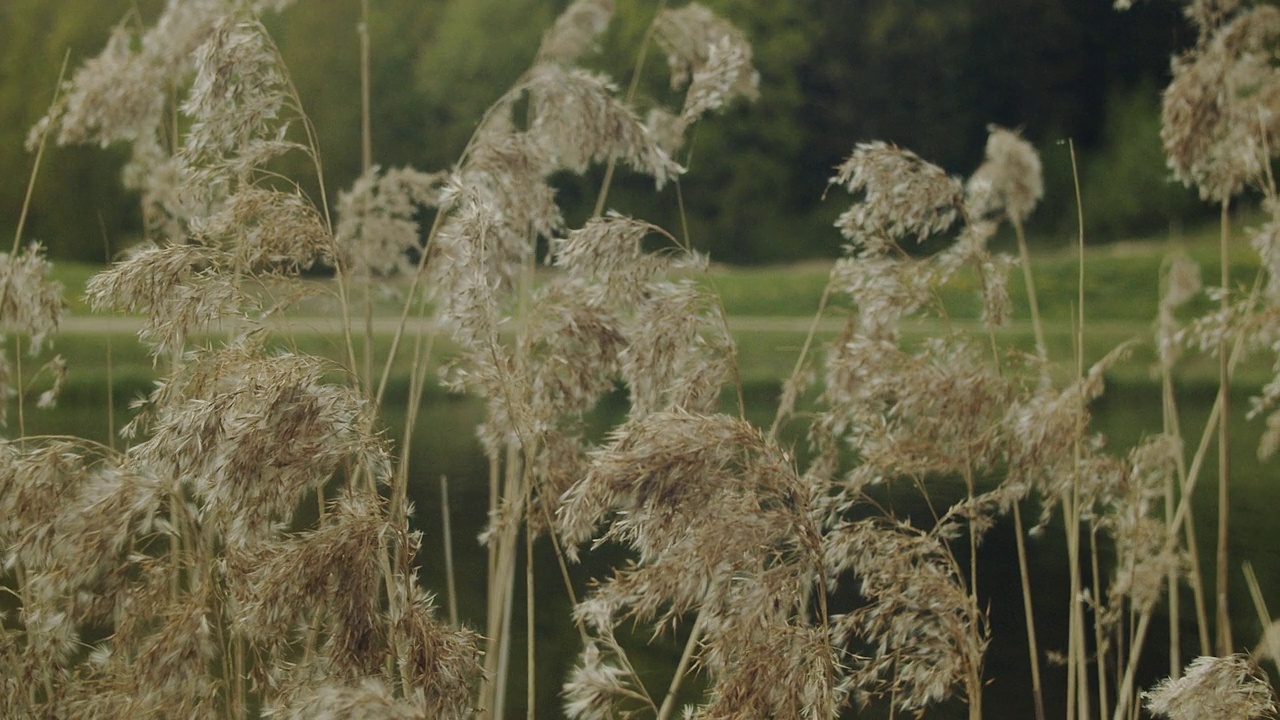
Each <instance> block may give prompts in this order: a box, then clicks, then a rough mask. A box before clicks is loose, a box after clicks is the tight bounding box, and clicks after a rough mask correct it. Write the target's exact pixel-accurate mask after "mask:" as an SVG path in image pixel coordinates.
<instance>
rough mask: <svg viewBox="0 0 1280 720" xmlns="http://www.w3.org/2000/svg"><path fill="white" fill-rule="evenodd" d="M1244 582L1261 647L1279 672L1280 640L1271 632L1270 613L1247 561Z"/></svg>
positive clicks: (1250, 564)
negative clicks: (1260, 634) (1259, 626)
mask: <svg viewBox="0 0 1280 720" xmlns="http://www.w3.org/2000/svg"><path fill="white" fill-rule="evenodd" d="M1244 581H1245V583H1246V584H1248V586H1249V597H1251V598H1253V611H1254V612H1255V613H1257V615H1258V623H1259V624H1261V626H1262V642H1261V645H1262V646H1263V648H1264V649H1265V650H1266V652H1267V654H1268V655H1270V656H1271V662H1273V663H1275V666H1276V669H1277V670H1280V638H1278V637H1276V633H1274V632H1272V625H1274V624H1275V622H1274V621H1273V620H1272V619H1271V612H1270V611H1268V610H1267V601H1266V598H1264V597H1263V595H1262V587H1261V586H1260V585H1259V584H1258V576H1257V575H1256V574H1255V573H1254V572H1253V564H1252V563H1250V562H1249V561H1248V560H1245V561H1244Z"/></svg>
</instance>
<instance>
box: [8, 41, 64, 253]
mask: <svg viewBox="0 0 1280 720" xmlns="http://www.w3.org/2000/svg"><path fill="white" fill-rule="evenodd" d="M70 59H71V48H67V51H66V52H65V53H63V55H62V69H61V70H59V71H58V84H57V85H55V86H54V88H53V100H52V101H51V102H50V103H49V105H50V106H52V105H54V104H55V103H57V102H58V94H59V93H60V92H61V91H62V78H63V77H65V76H66V74H67V61H68V60H70ZM48 139H49V133H48V132H47V131H46V132H43V133H40V142H38V143H36V159H35V162H34V163H33V164H32V166H31V175H29V176H28V177H27V192H26V195H24V196H23V198H22V209H21V210H19V211H18V227H17V228H15V229H14V231H13V250H12V251H11V254H13V255H17V254H18V249H19V248H21V247H22V231H23V230H24V229H25V228H26V226H27V213H28V212H29V211H30V210H31V196H32V194H33V193H34V192H35V189H36V177H37V176H38V175H39V174H40V160H41V159H43V158H44V146H45V142H46V141H47V140H48Z"/></svg>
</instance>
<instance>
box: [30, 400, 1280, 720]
mask: <svg viewBox="0 0 1280 720" xmlns="http://www.w3.org/2000/svg"><path fill="white" fill-rule="evenodd" d="M750 395H751V397H749V399H748V403H749V405H750V409H749V415H751V416H752V419H753V420H755V421H757V422H760V423H763V424H766V425H767V423H768V422H769V421H770V420H771V418H772V408H773V399H772V393H771V392H770V391H768V390H759V391H756V392H754V393H751V394H750ZM1212 401H1213V397H1212V393H1211V392H1203V393H1200V394H1199V395H1194V396H1184V397H1183V398H1181V402H1182V403H1183V417H1182V421H1183V427H1184V432H1186V433H1187V434H1188V437H1191V438H1195V439H1198V433H1199V431H1200V429H1201V427H1202V426H1203V423H1204V420H1205V417H1206V416H1207V414H1208V411H1209V408H1210V407H1211V405H1212ZM1235 407H1236V408H1237V411H1238V410H1239V409H1241V408H1244V407H1246V405H1245V403H1244V398H1243V396H1242V397H1241V399H1240V400H1239V401H1237V403H1236V405H1235ZM623 411H624V408H623V407H622V406H621V403H615V404H614V406H612V407H610V408H606V409H605V410H604V411H602V417H603V418H605V419H608V418H610V417H612V418H616V417H619V416H620V415H621V413H622V412H623ZM402 412H403V411H402V410H400V411H396V410H394V409H393V410H392V412H391V413H389V416H388V418H387V422H388V425H389V427H391V428H395V427H397V426H398V425H399V423H400V420H401V415H400V413H402ZM122 414H123V411H121V412H120V413H117V415H118V416H122ZM1236 414H1237V415H1239V414H1240V413H1239V412H1237V413H1236ZM104 415H105V413H104V412H103V411H102V410H101V408H100V407H94V406H85V405H83V404H82V405H66V404H64V405H63V407H61V408H60V409H58V410H56V411H52V412H46V413H38V414H37V413H29V414H28V432H29V433H32V434H35V433H41V432H60V433H65V432H67V429H68V428H69V427H70V428H74V429H75V432H76V433H77V434H80V435H84V436H86V437H93V438H96V439H105V435H106V421H105V418H104ZM481 417H482V408H481V406H480V404H479V403H478V402H475V401H473V400H470V399H466V398H449V397H443V396H434V397H432V398H429V399H428V404H427V406H426V407H425V409H424V412H423V413H422V415H421V416H420V419H419V425H418V427H419V432H418V433H417V436H416V437H415V438H414V446H413V461H412V462H413V467H414V487H413V488H412V489H411V493H412V499H413V501H414V504H415V505H416V508H417V514H416V522H417V524H418V526H419V527H420V528H421V529H422V530H423V531H424V548H423V553H422V555H421V557H420V562H421V564H422V574H423V578H424V581H425V583H426V584H427V585H428V586H429V587H431V588H433V589H434V590H435V591H436V592H437V593H438V594H439V602H440V603H441V604H442V605H443V603H444V602H445V592H444V590H445V584H444V580H443V578H444V554H443V550H442V546H443V543H442V534H441V532H442V531H441V528H442V523H441V522H440V489H439V487H440V477H441V476H442V475H443V476H446V477H447V478H448V481H449V493H450V501H451V512H452V515H451V517H452V526H453V536H454V537H453V541H454V542H453V544H454V554H455V565H456V572H457V586H458V587H457V590H458V602H459V608H460V614H461V616H462V617H463V618H464V620H465V621H466V622H467V623H468V624H469V625H471V626H472V627H473V628H483V627H484V618H483V613H484V606H485V602H484V595H485V588H484V575H485V563H486V555H485V551H484V549H483V548H481V547H480V546H479V544H478V543H477V541H476V539H475V538H476V536H477V534H478V533H479V531H480V529H481V528H482V527H483V524H484V522H485V513H486V508H487V507H488V497H487V493H488V489H487V465H486V463H485V461H484V458H483V455H482V453H481V451H480V449H479V447H478V445H477V443H476V441H475V438H474V435H473V430H472V429H473V428H474V427H475V426H476V424H477V423H478V422H479V421H480V420H481ZM92 418H98V419H101V420H100V421H96V422H87V420H86V419H92ZM1159 428H1160V402H1159V395H1158V389H1157V388H1154V387H1137V388H1110V389H1109V390H1108V393H1107V395H1106V396H1105V397H1104V399H1103V400H1102V401H1100V402H1099V403H1098V404H1097V405H1096V406H1095V429H1097V430H1098V431H1101V432H1103V433H1105V434H1107V435H1108V436H1109V437H1110V438H1111V444H1112V448H1113V449H1116V450H1120V449H1123V448H1125V447H1128V446H1130V445H1132V444H1133V443H1134V442H1137V441H1138V440H1140V439H1141V437H1142V435H1143V434H1144V433H1150V432H1154V431H1156V430H1158V429H1159ZM1260 432H1261V423H1259V422H1254V423H1246V422H1245V421H1244V420H1243V419H1242V418H1236V422H1235V426H1234V428H1233V452H1232V463H1233V473H1234V478H1233V483H1234V494H1233V496H1232V508H1231V510H1232V530H1233V536H1232V537H1233V539H1232V546H1231V552H1232V565H1233V570H1232V576H1231V577H1232V583H1233V584H1232V603H1233V605H1232V610H1233V617H1234V622H1233V624H1234V629H1235V636H1236V642H1237V645H1238V646H1239V647H1240V648H1241V649H1247V648H1250V647H1252V646H1253V645H1254V643H1255V642H1256V641H1257V639H1258V637H1259V622H1258V620H1257V617H1256V615H1255V613H1254V611H1253V609H1252V605H1251V603H1250V601H1249V595H1248V591H1247V588H1246V586H1245V583H1244V580H1243V576H1242V575H1241V573H1240V571H1239V563H1240V562H1241V561H1244V560H1249V561H1251V562H1252V564H1253V566H1254V569H1255V570H1256V572H1257V574H1258V578H1259V581H1260V582H1261V584H1262V588H1263V592H1264V595H1265V596H1266V597H1267V599H1268V600H1271V605H1272V606H1273V611H1274V610H1275V609H1276V608H1280V550H1277V548H1280V543H1278V542H1277V540H1280V531H1278V529H1277V528H1278V524H1277V522H1276V520H1275V517H1274V514H1273V508H1274V507H1275V504H1276V499H1277V496H1278V494H1280V493H1278V492H1277V490H1276V489H1275V488H1273V487H1272V483H1271V477H1272V473H1273V472H1274V471H1273V470H1272V467H1274V465H1271V466H1267V467H1263V466H1262V465H1261V464H1260V463H1259V462H1258V461H1257V459H1256V457H1255V455H1254V452H1255V448H1256V447H1257V438H1258V436H1259V434H1260ZM1195 439H1192V440H1189V441H1188V443H1189V444H1193V443H1194V442H1195ZM1215 467H1216V464H1215V460H1214V458H1213V457H1212V455H1211V457H1210V458H1208V462H1207V463H1206V468H1207V469H1209V470H1210V472H1207V473H1206V474H1205V477H1204V478H1203V479H1202V482H1201V487H1200V488H1198V491H1197V494H1198V497H1197V499H1198V501H1199V504H1198V505H1197V513H1198V514H1197V519H1198V537H1199V540H1200V543H1201V557H1202V559H1203V560H1204V561H1206V562H1207V561H1209V560H1212V557H1213V542H1214V526H1213V518H1214V517H1215V504H1216V503H1215V494H1214V493H1215V492H1216V491H1215V488H1214V483H1213V476H1212V475H1213V474H1212V472H1211V470H1212V468H1215ZM939 492H940V493H941V494H943V495H945V494H946V493H947V492H948V490H947V488H945V487H944V488H940V489H939ZM951 492H960V490H959V488H952V489H951ZM906 500H907V502H908V503H909V502H911V500H910V498H907V499H906ZM899 511H900V512H902V513H904V514H905V513H910V512H911V508H910V507H909V506H907V507H904V506H901V505H900V506H899ZM1037 514H1038V508H1035V507H1032V506H1030V505H1028V506H1026V507H1025V512H1024V517H1030V518H1034V517H1036V515H1037ZM1064 547H1065V545H1064V542H1063V541H1062V532H1061V528H1060V527H1057V528H1051V529H1050V531H1049V532H1048V533H1046V534H1045V536H1044V537H1042V538H1041V539H1038V540H1035V541H1033V542H1032V543H1031V545H1030V546H1029V551H1030V553H1031V557H1030V560H1031V563H1032V568H1031V573H1032V577H1033V581H1034V587H1035V593H1036V597H1035V603H1036V614H1037V619H1038V620H1037V627H1038V628H1039V633H1040V638H1039V640H1040V644H1041V647H1042V649H1044V650H1063V651H1065V648H1066V644H1065V632H1066V623H1065V621H1063V620H1062V619H1063V618H1065V617H1066V608H1067V587H1068V568H1067V564H1066V561H1065V557H1066V556H1065V550H1064ZM537 550H538V552H537V554H536V558H535V573H536V576H537V577H538V578H539V579H540V580H539V582H538V585H537V587H536V590H535V592H536V595H537V602H536V607H537V616H536V618H537V625H536V633H535V636H536V641H537V643H538V644H539V648H538V657H539V660H538V662H539V666H538V678H539V680H538V683H537V685H538V706H539V713H538V715H539V717H545V718H554V717H560V711H559V702H558V699H557V697H556V694H557V693H558V690H559V687H560V682H561V680H562V679H563V678H564V677H565V675H566V672H567V670H568V669H569V668H570V667H571V666H572V663H573V661H574V659H575V658H576V655H577V652H578V649H579V641H578V638H577V634H576V632H575V631H574V629H573V627H572V625H571V623H570V621H569V616H568V608H569V601H568V599H567V593H566V590H565V588H564V586H563V582H562V581H561V579H560V573H559V570H558V568H557V565H556V563H555V559H554V556H553V554H552V551H551V548H550V546H549V545H548V544H547V542H546V541H545V540H543V541H541V542H540V543H539V545H538V547H537ZM980 553H981V554H980V556H979V588H980V592H981V594H982V595H983V597H984V598H985V600H986V602H987V603H988V607H989V612H990V624H991V630H992V643H991V647H990V650H989V653H988V656H987V667H986V677H987V680H988V681H989V685H988V687H987V692H986V695H985V696H984V703H985V706H986V715H987V717H990V718H1014V717H1031V716H1032V709H1031V704H1030V691H1029V675H1028V670H1027V667H1028V665H1027V657H1026V645H1025V632H1024V629H1023V611H1022V602H1021V596H1020V594H1019V591H1018V586H1019V581H1018V572H1017V561H1016V557H1017V556H1016V551H1015V546H1014V537H1013V532H1012V521H1009V522H1006V523H1002V524H1000V525H998V526H997V527H996V528H995V529H994V530H993V531H992V532H991V533H990V534H989V535H988V536H987V538H986V539H985V540H984V543H983V545H982V548H981V550H980ZM624 559H625V555H624V554H623V553H622V552H620V551H618V550H608V549H606V550H604V551H601V552H599V553H596V554H589V555H587V556H586V558H585V560H584V562H583V564H582V565H580V566H576V567H574V568H573V574H574V583H575V586H576V592H577V593H578V594H579V596H581V595H582V594H584V593H585V591H586V589H587V588H588V585H589V582H590V579H591V578H592V577H602V576H604V575H605V574H606V573H607V571H608V568H609V567H610V566H611V565H613V564H615V563H618V562H620V561H622V560H624ZM1204 571H1205V573H1206V575H1208V576H1209V577H1212V575H1211V573H1212V569H1211V567H1208V566H1206V567H1205V568H1204ZM518 572H520V573H523V568H520V569H518ZM518 585H519V588H520V590H521V594H520V595H519V596H517V598H516V599H515V603H516V604H515V608H516V610H515V620H514V625H515V628H514V629H515V633H516V637H517V638H521V640H520V641H519V642H517V644H516V646H515V647H513V661H512V669H511V674H512V677H513V678H514V680H515V682H514V684H513V686H512V687H511V689H510V691H509V694H508V698H509V699H508V716H510V717H516V716H519V717H523V716H524V711H523V705H524V697H525V690H524V687H523V686H524V676H525V670H524V667H523V657H524V648H523V639H522V638H524V637H525V630H524V610H523V608H524V598H523V583H518ZM1184 594H1185V593H1184ZM1185 595H1186V597H1185V598H1184V601H1183V608H1184V617H1183V631H1182V634H1183V645H1184V652H1183V661H1184V663H1185V662H1187V661H1188V660H1189V659H1190V658H1191V657H1194V656H1195V654H1196V653H1195V652H1194V647H1193V643H1194V642H1195V632H1196V631H1195V628H1194V625H1193V624H1191V622H1189V621H1190V620H1191V612H1192V610H1191V608H1192V605H1191V598H1190V595H1189V594H1185ZM836 602H837V603H838V602H839V599H837V601H836ZM847 602H848V600H846V603H847ZM1210 611H1211V612H1212V608H1211V610H1210ZM443 612H444V610H443V608H442V613H443ZM1167 630H1168V624H1167V619H1165V618H1164V617H1161V618H1158V619H1157V620H1156V621H1154V622H1153V623H1152V626H1151V632H1150V637H1149V640H1148V644H1147V648H1148V652H1147V653H1146V654H1145V658H1146V662H1145V664H1144V666H1143V667H1144V673H1143V677H1142V678H1141V680H1142V682H1143V684H1144V685H1147V684H1150V682H1151V681H1153V680H1154V679H1155V678H1157V677H1159V676H1161V675H1163V674H1165V673H1167V671H1168V670H1167V668H1168V657H1167V655H1166V647H1167V645H1168V641H1167V638H1168V632H1167ZM647 640H648V636H647V634H644V633H641V635H640V636H639V637H638V638H636V642H635V645H636V649H635V650H634V656H633V661H634V662H635V664H636V665H637V667H638V668H639V669H640V672H641V673H642V674H643V675H645V678H646V682H647V684H649V685H650V687H651V688H655V689H656V688H662V689H663V690H656V691H657V692H659V693H661V692H663V691H664V690H665V686H666V679H667V678H668V677H669V674H670V672H671V670H670V668H672V667H673V666H674V665H675V662H676V660H677V658H678V656H679V648H680V644H681V642H682V640H683V638H677V639H676V640H675V641H672V640H671V639H670V638H664V639H661V640H659V641H657V642H655V643H652V644H649V643H647ZM1044 671H1045V673H1046V675H1045V682H1046V685H1047V687H1046V694H1047V697H1046V703H1047V706H1048V708H1049V713H1050V717H1053V716H1055V715H1060V714H1061V710H1060V708H1062V707H1064V705H1065V702H1064V701H1063V699H1062V695H1063V693H1064V691H1065V678H1064V673H1063V671H1062V670H1061V669H1060V668H1056V667H1050V666H1045V667H1044ZM1055 710H1056V711H1057V712H1055ZM861 716H862V717H867V716H868V715H866V714H864V715H861ZM870 716H873V717H874V716H875V715H870ZM927 716H928V717H950V716H954V717H963V716H964V712H963V709H962V708H960V707H958V705H952V706H947V707H943V708H937V709H934V710H931V711H930V712H929V713H928V715H927Z"/></svg>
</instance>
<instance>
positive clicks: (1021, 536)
mask: <svg viewBox="0 0 1280 720" xmlns="http://www.w3.org/2000/svg"><path fill="white" fill-rule="evenodd" d="M1009 220H1010V223H1011V224H1012V225H1013V231H1014V235H1015V236H1016V237H1017V239H1018V259H1019V261H1020V264H1021V265H1022V282H1023V284H1024V286H1025V287H1026V292H1027V303H1028V306H1029V307H1030V311H1031V327H1032V329H1033V330H1034V332H1035V338H1036V355H1037V356H1038V358H1039V360H1040V382H1041V384H1043V385H1048V383H1049V348H1048V345H1047V344H1046V343H1045V341H1044V324H1043V322H1042V321H1041V317H1040V303H1039V301H1038V300H1037V299H1036V281H1035V276H1034V275H1033V274H1032V272H1031V252H1030V250H1028V248H1027V238H1026V233H1025V232H1024V231H1023V229H1022V221H1021V220H1019V219H1018V218H1016V217H1011V218H1009ZM1013 530H1014V538H1015V539H1016V543H1017V547H1018V579H1019V581H1020V582H1021V588H1022V612H1023V616H1024V618H1025V620H1026V626H1027V654H1028V656H1029V657H1028V660H1030V665H1031V695H1032V697H1033V699H1034V701H1035V711H1036V720H1045V715H1044V690H1043V686H1042V685H1041V682H1040V650H1039V647H1038V645H1039V643H1038V642H1037V640H1036V621H1035V608H1034V604H1033V603H1032V600H1031V573H1030V571H1029V570H1028V568H1027V540H1026V530H1025V527H1024V526H1023V523H1022V508H1021V503H1018V502H1015V503H1014V504H1013Z"/></svg>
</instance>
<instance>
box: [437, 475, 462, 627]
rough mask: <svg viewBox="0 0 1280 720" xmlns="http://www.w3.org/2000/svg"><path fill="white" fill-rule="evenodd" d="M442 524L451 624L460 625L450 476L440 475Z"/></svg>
mask: <svg viewBox="0 0 1280 720" xmlns="http://www.w3.org/2000/svg"><path fill="white" fill-rule="evenodd" d="M440 525H441V533H442V534H443V535H444V577H445V588H446V597H447V598H448V603H449V625H450V627H455V628H456V627H458V586H457V583H456V582H455V580H454V578H455V575H454V572H453V530H452V529H451V527H450V519H449V478H447V477H445V476H444V475H441V476H440Z"/></svg>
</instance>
